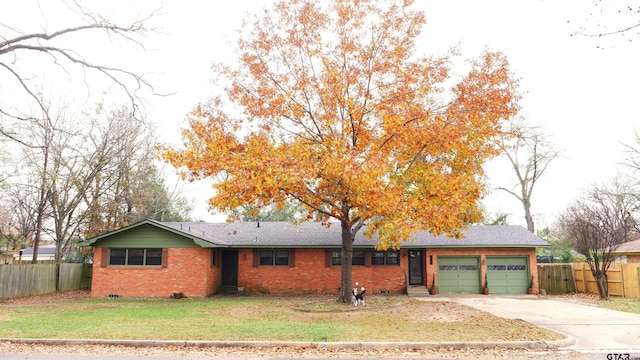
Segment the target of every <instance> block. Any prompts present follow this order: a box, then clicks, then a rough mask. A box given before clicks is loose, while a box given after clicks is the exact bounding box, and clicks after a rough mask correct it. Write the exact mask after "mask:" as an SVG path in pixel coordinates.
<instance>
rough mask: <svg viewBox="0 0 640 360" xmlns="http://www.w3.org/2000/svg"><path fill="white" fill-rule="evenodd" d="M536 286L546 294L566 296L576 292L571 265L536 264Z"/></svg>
mask: <svg viewBox="0 0 640 360" xmlns="http://www.w3.org/2000/svg"><path fill="white" fill-rule="evenodd" d="M538 285H539V289H544V290H545V291H546V292H547V294H566V293H571V292H575V291H576V286H575V280H574V277H573V267H572V266H571V264H538Z"/></svg>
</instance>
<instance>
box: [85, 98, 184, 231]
mask: <svg viewBox="0 0 640 360" xmlns="http://www.w3.org/2000/svg"><path fill="white" fill-rule="evenodd" d="M103 115H104V116H105V117H106V120H105V121H106V124H105V125H104V130H103V131H102V136H103V137H105V136H109V137H110V138H111V140H110V141H111V143H112V144H113V145H114V146H115V145H117V151H116V148H113V149H112V151H111V152H110V153H109V155H108V157H109V161H110V167H109V171H108V172H106V173H104V174H101V175H100V176H99V177H96V178H94V179H93V181H92V182H91V184H89V186H88V187H87V188H86V190H85V191H84V193H83V198H84V202H85V204H86V205H87V209H86V210H85V211H84V213H85V214H86V218H85V221H84V225H83V234H84V235H85V236H94V235H97V234H99V233H103V232H106V231H110V230H114V229H116V228H119V227H122V226H126V225H128V224H131V223H134V222H136V221H139V220H143V219H147V218H149V219H156V220H162V221H164V220H168V221H171V220H176V221H181V220H185V219H186V218H188V214H189V211H190V207H189V205H188V203H187V202H186V201H185V200H184V199H183V198H182V197H181V195H180V188H178V187H175V188H174V189H173V190H170V189H169V188H168V186H167V185H166V184H165V179H164V177H163V174H162V172H161V171H159V169H158V167H157V166H156V164H155V163H154V160H155V158H156V151H155V149H154V144H153V139H154V135H153V131H152V129H151V128H150V126H149V124H147V123H145V122H143V121H140V120H138V119H135V118H133V117H132V116H131V114H130V113H129V112H128V111H127V109H126V108H124V107H120V108H116V109H113V110H111V111H109V112H108V113H104V114H103Z"/></svg>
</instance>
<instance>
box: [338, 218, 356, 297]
mask: <svg viewBox="0 0 640 360" xmlns="http://www.w3.org/2000/svg"><path fill="white" fill-rule="evenodd" d="M340 226H341V228H342V267H341V268H342V272H341V278H340V297H338V302H343V303H348V302H351V268H352V266H351V262H352V259H353V238H352V237H351V227H350V226H349V224H348V223H347V222H345V221H341V222H340Z"/></svg>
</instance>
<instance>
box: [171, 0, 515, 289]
mask: <svg viewBox="0 0 640 360" xmlns="http://www.w3.org/2000/svg"><path fill="white" fill-rule="evenodd" d="M412 2H413V1H410V0H405V1H375V0H359V1H355V0H337V1H330V2H318V1H311V0H284V1H281V2H278V3H277V4H276V5H275V8H274V9H273V10H270V11H265V13H263V14H261V15H260V16H256V17H255V18H253V19H252V21H249V22H247V23H245V24H244V26H243V28H242V30H241V31H240V37H239V41H238V43H237V52H238V63H237V64H236V66H226V65H223V64H219V65H217V66H215V67H214V71H215V73H216V75H217V76H218V78H219V79H220V80H221V81H224V84H226V87H225V90H226V96H225V97H218V98H215V99H213V100H211V101H210V102H208V103H207V104H202V105H199V106H198V107H197V108H196V109H195V110H194V111H193V113H192V116H191V118H190V121H189V127H188V128H187V129H186V130H184V132H183V134H182V136H183V143H184V147H183V148H182V149H174V148H169V147H166V148H163V149H162V156H163V157H164V159H166V161H168V162H170V163H171V164H173V165H174V166H175V167H177V168H179V169H181V170H182V171H183V174H184V176H185V177H186V178H188V179H200V178H215V179H216V180H217V181H216V182H215V185H214V187H215V189H216V195H215V196H214V197H213V198H212V199H210V205H211V207H212V208H214V209H217V210H219V211H225V212H226V211H229V210H231V209H234V208H236V207H238V206H240V205H243V204H247V203H249V204H265V205H266V204H272V203H283V202H284V201H285V200H287V199H297V200H298V201H300V202H301V203H302V204H304V205H305V206H306V207H307V208H308V209H309V210H310V211H309V214H310V216H313V215H314V214H316V215H317V214H322V215H324V216H326V217H329V218H333V219H335V220H337V221H338V222H339V223H340V224H341V226H342V229H343V250H347V251H343V252H350V251H349V250H350V249H351V248H350V247H349V244H346V243H345V242H347V241H348V240H351V241H352V240H353V237H354V236H355V234H356V233H357V231H358V230H359V229H360V228H361V227H362V226H363V225H364V224H366V225H367V226H366V228H367V232H368V234H369V235H370V234H372V233H373V232H378V234H379V236H380V239H381V241H382V242H381V243H380V244H379V247H380V248H383V249H384V248H387V247H397V246H399V245H400V242H401V241H403V240H407V239H409V238H410V234H411V233H413V232H416V231H421V230H428V231H431V232H432V233H434V234H441V233H447V234H449V235H452V236H456V235H458V234H459V229H460V228H462V227H464V226H465V225H467V224H470V223H473V222H476V221H478V220H480V218H481V212H480V211H479V209H478V206H477V201H478V200H479V199H480V198H481V197H482V196H483V194H484V192H485V185H484V183H483V175H484V174H483V167H482V166H483V164H484V162H485V161H486V160H487V159H489V158H491V157H492V156H494V155H497V154H498V151H499V148H498V146H497V143H498V138H499V137H500V136H502V131H501V121H502V120H504V119H507V118H509V117H510V116H512V115H513V114H515V113H516V112H517V110H518V106H517V101H518V99H519V98H518V95H517V92H516V90H517V85H518V84H517V81H516V80H515V79H514V78H513V77H512V75H511V74H510V72H509V70H508V62H507V60H506V59H505V57H504V56H503V55H502V54H501V53H499V52H490V51H486V52H484V53H483V54H481V55H480V56H479V57H478V58H477V59H474V60H472V61H470V62H469V63H468V66H469V69H468V72H467V73H466V75H464V76H462V77H460V78H455V77H453V76H452V75H451V72H450V67H451V62H452V58H453V57H455V51H451V52H450V53H449V54H447V55H445V56H440V57H426V56H421V55H419V54H417V53H416V43H415V42H416V39H417V38H418V36H419V35H420V31H421V29H422V26H423V25H424V24H425V15H424V14H423V13H422V12H421V11H418V10H415V9H414V8H413V7H412ZM323 4H324V5H323ZM229 104H232V105H233V106H235V108H234V110H235V109H238V110H239V111H237V112H232V111H230V110H229V106H228V105H229ZM347 238H348V239H347ZM344 263H345V262H344V261H343V264H344ZM349 270H350V269H349ZM343 276H344V274H343ZM343 288H344V286H343Z"/></svg>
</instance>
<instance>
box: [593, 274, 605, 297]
mask: <svg viewBox="0 0 640 360" xmlns="http://www.w3.org/2000/svg"><path fill="white" fill-rule="evenodd" d="M594 278H595V280H596V285H597V286H598V294H599V295H600V300H609V279H608V278H607V274H606V273H600V274H598V276H597V277H596V276H595V275H594Z"/></svg>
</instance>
